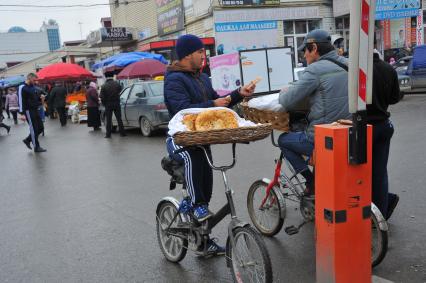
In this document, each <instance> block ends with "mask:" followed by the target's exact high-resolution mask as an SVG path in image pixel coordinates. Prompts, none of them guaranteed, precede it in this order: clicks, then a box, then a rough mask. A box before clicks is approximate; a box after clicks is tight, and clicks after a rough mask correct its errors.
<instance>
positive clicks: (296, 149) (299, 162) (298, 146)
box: [278, 132, 314, 185]
mask: <svg viewBox="0 0 426 283" xmlns="http://www.w3.org/2000/svg"><path fill="white" fill-rule="evenodd" d="M278 144H279V146H280V148H281V150H282V152H283V154H284V157H285V158H286V159H287V160H288V161H289V162H290V164H291V166H293V168H294V170H295V171H296V172H298V173H299V172H301V174H302V175H303V177H304V178H305V179H306V183H307V185H313V182H314V176H313V174H312V172H311V171H310V170H309V168H308V164H307V162H306V161H305V160H304V159H303V158H302V155H306V156H312V152H313V151H314V144H313V143H312V142H310V141H309V140H308V137H307V136H306V133H305V132H290V133H283V134H281V135H280V137H279V138H278Z"/></svg>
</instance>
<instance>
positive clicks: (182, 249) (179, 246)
mask: <svg viewBox="0 0 426 283" xmlns="http://www.w3.org/2000/svg"><path fill="white" fill-rule="evenodd" d="M176 213H177V208H176V206H175V205H174V204H173V203H171V202H169V201H166V202H164V203H163V204H161V205H160V207H159V208H158V210H157V240H158V245H159V246H160V249H161V251H162V252H163V254H164V256H165V257H166V259H167V260H169V261H171V262H179V261H181V260H182V259H183V258H184V257H185V256H186V252H187V251H188V240H187V239H182V238H181V237H178V236H174V235H170V234H169V233H168V232H167V228H168V227H169V225H170V223H172V221H173V223H172V225H170V227H171V228H176V227H178V226H179V225H181V224H182V219H181V216H180V214H179V215H177V216H176V217H175V215H176ZM173 219H174V220H173Z"/></svg>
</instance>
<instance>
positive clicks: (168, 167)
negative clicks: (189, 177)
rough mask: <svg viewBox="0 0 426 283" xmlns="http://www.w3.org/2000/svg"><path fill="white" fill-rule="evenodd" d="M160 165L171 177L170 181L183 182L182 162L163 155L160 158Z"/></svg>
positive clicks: (183, 169)
mask: <svg viewBox="0 0 426 283" xmlns="http://www.w3.org/2000/svg"><path fill="white" fill-rule="evenodd" d="M161 167H162V168H163V169H164V170H165V171H166V172H167V173H168V174H169V175H170V176H171V177H172V178H171V179H170V182H174V183H177V184H183V183H184V182H185V167H184V164H183V163H182V162H179V161H177V160H174V159H172V158H171V157H170V156H168V155H167V156H165V157H163V159H161Z"/></svg>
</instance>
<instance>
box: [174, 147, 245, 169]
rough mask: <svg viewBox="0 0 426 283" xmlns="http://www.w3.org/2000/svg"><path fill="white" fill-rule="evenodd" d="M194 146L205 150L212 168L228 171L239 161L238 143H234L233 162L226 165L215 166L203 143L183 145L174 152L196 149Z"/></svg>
mask: <svg viewBox="0 0 426 283" xmlns="http://www.w3.org/2000/svg"><path fill="white" fill-rule="evenodd" d="M194 148H198V149H201V150H202V151H203V152H204V155H205V156H206V159H207V163H208V164H209V166H210V168H212V169H213V170H218V171H226V170H228V169H231V168H232V167H234V166H235V163H236V161H237V160H236V157H235V148H236V144H235V143H233V144H232V163H231V164H230V165H224V166H215V165H214V164H213V161H212V160H211V158H210V157H209V154H208V152H207V149H206V147H205V146H202V145H193V146H185V147H182V148H180V149H177V150H175V151H173V153H174V154H179V153H182V152H184V151H187V150H189V149H194Z"/></svg>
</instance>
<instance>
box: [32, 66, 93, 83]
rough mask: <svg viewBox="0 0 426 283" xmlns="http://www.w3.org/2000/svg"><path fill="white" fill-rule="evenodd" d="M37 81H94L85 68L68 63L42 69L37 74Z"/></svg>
mask: <svg viewBox="0 0 426 283" xmlns="http://www.w3.org/2000/svg"><path fill="white" fill-rule="evenodd" d="M37 77H38V80H39V81H55V80H82V79H94V78H95V77H94V76H93V74H92V73H91V72H90V71H88V70H86V69H85V68H83V67H81V66H79V65H77V64H70V63H55V64H52V65H49V66H47V67H44V68H43V69H41V70H40V71H39V72H38V73H37Z"/></svg>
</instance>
